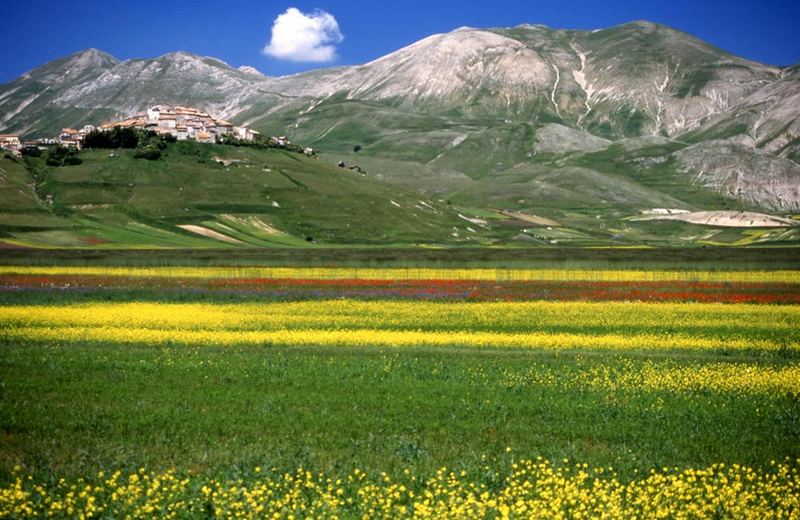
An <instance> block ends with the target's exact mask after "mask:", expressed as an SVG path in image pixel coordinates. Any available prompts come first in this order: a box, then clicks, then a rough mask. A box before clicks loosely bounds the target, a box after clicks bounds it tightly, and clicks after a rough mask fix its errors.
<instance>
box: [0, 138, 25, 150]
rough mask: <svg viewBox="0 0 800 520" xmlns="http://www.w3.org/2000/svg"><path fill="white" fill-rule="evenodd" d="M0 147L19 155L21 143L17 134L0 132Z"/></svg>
mask: <svg viewBox="0 0 800 520" xmlns="http://www.w3.org/2000/svg"><path fill="white" fill-rule="evenodd" d="M0 148H2V149H3V150H6V151H9V152H11V153H13V154H14V155H19V153H20V151H21V149H22V145H21V144H20V142H19V136H18V135H14V134H0Z"/></svg>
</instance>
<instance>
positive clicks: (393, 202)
mask: <svg viewBox="0 0 800 520" xmlns="http://www.w3.org/2000/svg"><path fill="white" fill-rule="evenodd" d="M389 202H391V203H392V205H393V206H397V207H398V208H402V207H403V206H401V205H400V204H398V203H396V202H395V201H393V200H390V201H389Z"/></svg>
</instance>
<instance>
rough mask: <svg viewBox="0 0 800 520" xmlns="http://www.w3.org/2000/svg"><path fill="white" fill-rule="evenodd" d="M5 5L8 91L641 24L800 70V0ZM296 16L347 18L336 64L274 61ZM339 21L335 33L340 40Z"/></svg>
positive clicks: (0, 75)
mask: <svg viewBox="0 0 800 520" xmlns="http://www.w3.org/2000/svg"><path fill="white" fill-rule="evenodd" d="M2 5H3V12H4V23H3V30H2V31H0V46H1V47H0V48H3V49H4V53H3V58H2V60H0V82H7V81H10V80H12V79H13V78H15V77H17V76H18V75H20V74H22V73H23V72H25V71H26V70H28V69H31V68H34V67H37V66H39V65H41V64H43V63H45V62H46V61H48V60H52V59H55V58H58V57H61V56H64V55H67V54H70V53H73V52H76V51H79V50H82V49H85V48H88V47H96V48H98V49H101V50H104V51H106V52H109V53H111V54H113V55H114V56H116V57H117V58H120V59H127V58H133V57H153V56H159V55H161V54H165V53H167V52H171V51H176V50H186V51H190V52H194V53H197V54H201V55H208V56H214V57H217V58H220V59H222V60H224V61H226V62H228V63H230V64H231V65H233V66H239V65H250V66H253V67H256V68H257V69H259V70H260V71H262V72H263V73H265V74H267V75H282V74H290V73H294V72H298V71H301V70H306V69H309V68H316V67H323V66H331V65H349V64H357V63H364V62H366V61H369V60H371V59H374V58H377V57H380V56H382V55H384V54H386V53H388V52H391V51H393V50H396V49H398V48H400V47H403V46H405V45H408V44H410V43H413V42H415V41H417V40H419V39H421V38H424V37H425V36H428V35H430V34H433V33H437V32H446V31H450V30H452V29H455V28H457V27H460V26H465V25H467V26H473V27H497V26H514V25H519V24H522V23H540V24H545V25H549V26H551V27H560V28H570V29H596V28H600V27H608V26H611V25H617V24H620V23H624V22H627V21H631V20H637V19H643V20H650V21H653V22H657V23H662V24H666V25H669V26H672V27H674V28H677V29H680V30H682V31H685V32H688V33H691V34H693V35H695V36H698V37H700V38H702V39H704V40H706V41H708V42H711V43H713V44H714V45H717V46H719V47H721V48H723V49H725V50H727V51H730V52H733V53H734V54H738V55H740V56H743V57H746V58H750V59H753V60H757V61H761V62H766V63H771V64H776V65H788V64H794V63H798V62H800V31H799V30H798V29H799V28H800V22H799V21H800V1H797V0H795V1H774V0H764V1H760V2H756V1H753V0H750V1H721V0H678V1H667V2H648V1H647V0H625V1H618V2H597V1H586V0H562V1H557V0H551V1H521V0H520V1H512V0H492V1H489V2H486V1H479V2H478V1H475V2H473V1H457V0H444V1H434V0H430V1H420V0H402V1H396V0H384V1H375V2H366V1H355V0H345V1H341V0H340V1H335V2H334V1H328V0H319V1H313V2H307V1H288V2H284V1H272V0H260V1H255V0H254V1H250V0H227V1H223V0H182V1H173V0H135V1H134V0H118V1H114V0H103V1H97V0H80V1H78V2H57V1H52V0H51V1H43V0H3V2H2ZM290 7H295V8H297V9H298V10H299V11H300V12H301V13H304V14H306V15H310V14H311V13H312V12H314V10H321V11H324V12H326V13H329V14H330V15H331V16H332V17H333V19H335V24H336V25H338V33H337V32H335V31H334V32H330V31H329V32H328V33H327V34H328V36H329V37H331V40H332V41H331V42H329V44H328V46H332V47H331V48H329V49H325V48H322V49H321V50H320V49H319V48H317V49H316V50H317V51H320V52H317V53H315V54H313V57H316V58H317V59H320V58H331V57H333V59H332V60H328V61H321V62H316V63H313V62H305V63H298V62H296V61H289V60H288V59H286V57H287V56H288V57H292V56H294V57H295V58H297V57H298V56H297V55H293V54H291V51H288V52H286V51H281V50H280V49H279V47H278V46H272V47H271V48H270V49H271V52H272V54H273V55H272V56H269V55H267V54H265V53H264V52H263V51H264V48H265V46H266V45H267V44H268V43H270V38H271V29H272V27H273V23H274V21H275V19H276V18H277V17H278V16H279V15H281V14H282V13H285V12H286V11H287V9H289V8H290ZM329 22H330V20H328V22H325V24H326V25H325V26H326V27H327V28H328V29H330V28H331V26H330V23H329ZM291 28H292V27H288V29H291ZM340 36H341V37H340ZM323 43H324V42H323ZM323 47H325V45H323ZM276 56H277V57H276Z"/></svg>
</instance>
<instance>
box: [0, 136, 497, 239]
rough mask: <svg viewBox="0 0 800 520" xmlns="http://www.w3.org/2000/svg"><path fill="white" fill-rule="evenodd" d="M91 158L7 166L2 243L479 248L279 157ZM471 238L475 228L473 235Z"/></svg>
mask: <svg viewBox="0 0 800 520" xmlns="http://www.w3.org/2000/svg"><path fill="white" fill-rule="evenodd" d="M133 153H134V152H133V151H131V150H85V151H83V152H82V153H81V155H80V157H81V158H82V160H83V162H82V164H79V165H73V166H60V167H52V166H47V165H46V163H45V161H44V158H43V157H42V158H30V157H26V158H24V160H11V159H8V158H5V159H0V183H1V184H2V185H1V187H0V190H2V196H3V198H2V203H0V233H2V235H1V236H0V237H1V238H2V240H3V241H4V242H6V243H8V244H11V245H20V246H59V247H80V246H84V247H85V246H93V247H247V246H259V247H271V246H297V247H314V246H316V245H320V244H337V243H341V244H361V245H370V244H393V243H405V244H409V243H418V242H425V243H429V242H433V243H436V242H441V243H459V242H472V243H476V242H478V243H480V242H481V241H482V240H484V239H485V236H486V234H487V233H486V232H485V230H484V229H483V228H481V227H480V226H474V227H472V225H471V224H470V223H469V222H467V221H465V220H463V219H462V218H460V217H459V216H458V213H457V211H456V210H454V209H453V208H451V207H449V206H448V205H447V204H445V203H443V202H439V201H432V200H426V199H424V198H422V197H420V196H419V195H418V194H415V193H413V192H408V191H405V190H401V189H397V188H395V187H393V186H391V185H387V184H385V183H383V182H380V181H378V180H376V179H374V178H372V177H370V176H369V175H362V174H361V173H359V172H357V171H354V170H350V169H346V168H339V167H336V166H332V165H329V164H326V163H324V162H322V161H319V160H316V159H313V158H309V157H306V156H304V155H302V154H297V153H291V152H287V151H283V150H277V149H266V150H265V149H258V148H252V147H235V146H223V145H208V144H199V143H194V142H178V143H174V144H171V145H169V147H168V148H167V150H166V152H165V153H164V155H163V157H162V158H161V159H160V160H156V161H149V160H145V159H135V158H134V157H133ZM467 227H472V229H473V231H469V230H468V229H467Z"/></svg>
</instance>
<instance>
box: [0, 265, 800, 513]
mask: <svg viewBox="0 0 800 520" xmlns="http://www.w3.org/2000/svg"><path fill="white" fill-rule="evenodd" d="M752 251H757V250H752ZM754 254H755V253H754ZM57 259H58V257H56V259H55V260H57ZM73 260H79V261H80V262H82V264H84V265H85V264H86V262H87V259H86V258H81V257H78V258H77V259H76V258H73ZM105 260H106V263H110V264H115V263H116V264H118V265H119V264H124V263H125V261H124V260H120V259H119V258H117V259H113V258H106V259H105ZM417 260H419V259H417ZM640 260H641V259H640ZM740 260H741V261H743V262H744V261H745V259H744V258H742V259H740ZM404 261H408V259H404ZM629 261H633V260H632V259H631V258H630V257H629ZM749 261H755V259H754V258H750V259H749ZM784 261H785V262H789V260H788V259H787V258H784ZM101 263H102V262H101ZM789 263H791V262H789ZM29 264H35V262H29ZM284 265H285V264H284ZM312 265H313V264H312ZM778 266H780V263H777V264H773V267H778ZM673 267H674V265H673ZM747 267H748V264H747V262H745V263H743V264H739V268H740V269H739V270H736V269H734V270H730V271H715V270H712V271H707V272H705V274H703V272H700V273H699V274H698V275H696V276H700V278H699V279H700V280H703V279H705V278H703V277H704V276H705V277H707V278H708V280H719V281H718V282H715V283H723V284H725V287H727V288H728V289H729V290H731V291H734V292H735V291H744V292H742V294H746V293H747V291H750V290H752V287H754V285H753V284H754V282H753V281H750V278H748V277H749V276H750V275H751V274H752V273H754V271H748V270H746V268H747ZM794 268H795V269H796V265H795V266H794ZM48 269H49V270H48ZM58 269H59V268H58V267H55V268H48V267H44V266H43V267H35V265H34V266H32V267H30V269H29V270H21V269H19V268H15V267H13V266H9V267H6V268H4V271H3V272H2V273H0V286H2V288H3V289H2V291H0V294H1V295H2V298H1V299H0V323H2V324H3V327H0V352H1V353H2V355H0V382H1V383H2V384H0V433H2V435H0V517H43V516H47V515H48V514H49V515H51V516H65V517H78V516H80V514H89V513H90V514H92V515H94V516H104V517H120V516H126V515H130V516H132V517H147V516H153V515H156V516H172V517H175V518H192V517H198V516H201V517H214V516H219V517H236V516H237V515H238V516H243V517H252V518H255V517H263V516H265V515H276V516H277V517H288V516H290V515H295V516H296V517H306V516H317V517H323V518H332V517H339V518H360V517H363V516H365V515H366V516H367V517H382V518H396V517H409V516H416V517H422V518H445V517H450V518H464V517H476V516H477V517H487V518H504V517H509V518H510V517H519V518H524V517H529V516H531V515H533V516H547V517H559V518H571V517H578V516H588V517H593V516H607V517H609V518H620V517H630V518H634V517H635V518H640V517H648V518H649V517H656V516H660V515H667V516H670V515H672V516H675V517H679V516H681V515H688V516H693V515H694V516H698V517H708V516H716V517H719V518H728V517H731V518H739V517H754V516H757V517H764V516H769V515H772V516H773V517H776V518H792V517H793V516H792V515H796V514H797V512H798V511H800V509H798V508H800V502H798V497H800V493H798V491H800V473H799V472H800V449H799V448H798V447H800V405H799V404H798V403H800V387H799V386H798V384H800V365H799V364H798V359H800V337H799V336H798V332H797V331H798V330H800V316H799V315H798V309H797V305H795V304H742V303H725V304H722V303H695V302H692V300H691V299H689V300H687V301H684V300H683V299H682V298H691V296H685V297H684V296H680V294H679V293H677V292H673V293H664V294H665V298H669V299H670V301H664V302H653V303H645V302H635V301H628V302H608V301H602V300H597V301H552V302H538V301H524V296H517V297H515V298H523V300H514V299H512V301H507V302H493V301H483V302H471V301H469V300H468V299H467V300H464V299H457V300H452V299H451V300H445V301H425V300H427V299H429V298H430V297H431V295H433V294H435V291H437V290H442V289H437V285H436V284H437V283H439V282H438V281H437V280H431V285H430V286H429V287H428V288H426V287H425V285H424V281H425V280H426V276H428V275H427V274H426V273H428V271H426V268H423V267H419V268H418V269H416V270H414V269H410V270H405V271H403V272H404V273H406V276H411V277H414V276H416V277H417V278H418V279H419V283H422V284H423V285H421V286H419V287H420V288H419V289H418V291H417V292H415V293H413V294H411V293H409V294H407V295H400V296H396V295H393V293H386V294H385V296H383V297H382V298H377V299H375V298H372V299H369V300H362V299H361V298H360V297H359V296H357V295H355V296H354V295H353V294H352V293H347V294H349V296H347V299H342V298H338V299H337V298H335V297H334V298H333V299H331V297H330V294H334V295H335V293H326V294H328V295H329V296H326V297H325V299H319V298H317V297H314V296H309V294H310V293H303V294H305V296H303V295H302V294H300V293H290V292H286V293H283V294H281V293H280V292H277V293H275V292H261V293H259V292H258V291H256V292H241V293H215V292H208V291H199V290H198V287H200V286H198V285H196V284H195V285H192V284H189V283H188V280H189V278H186V277H187V276H190V277H191V276H192V275H191V273H189V274H188V275H187V273H186V272H184V271H182V270H180V269H173V271H174V272H173V271H170V270H169V269H167V270H164V271H157V270H155V271H154V270H150V271H148V270H138V271H137V270H136V269H127V268H122V269H120V268H113V267H112V268H98V269H99V270H98V273H100V275H101V276H99V277H97V275H91V274H89V272H88V271H87V272H86V274H81V271H80V269H78V270H75V269H73V270H72V271H69V270H65V271H64V273H67V274H60V275H58V274H57V273H58V272H60V271H59V270H58ZM187 269H188V271H193V270H194V271H196V275H197V277H199V279H206V278H207V280H208V283H211V284H214V283H218V282H222V281H225V280H227V282H228V283H235V282H236V280H238V279H240V278H247V277H252V276H254V275H253V274H248V273H249V272H250V271H248V269H247V268H240V269H230V270H229V271H226V270H225V269H222V270H217V269H213V268H207V269H204V268H194V267H188V268H187ZM380 269H381V268H373V269H364V270H363V271H357V270H352V271H349V270H346V269H345V270H342V271H341V272H342V273H343V275H347V276H356V275H358V273H359V272H363V273H364V274H363V276H365V277H366V278H364V279H358V278H353V279H349V278H348V279H343V280H342V282H341V283H344V284H350V285H352V286H353V287H356V288H359V287H376V288H380V287H384V285H383V282H382V281H381V280H379V279H377V280H375V279H373V280H370V277H372V278H375V277H377V276H379V275H380V272H381V271H380ZM783 269H786V267H785V266H783ZM251 271H253V273H258V272H259V271H257V269H255V268H253V269H251ZM226 272H227V273H228V274H227V275H226V274H225V273H226ZM264 272H268V271H264ZM276 272H277V271H276ZM526 272H527V273H528V275H530V276H535V273H536V272H537V271H536V270H534V271H526ZM675 272H677V273H678V275H680V276H686V277H689V278H691V277H693V276H695V275H692V274H691V273H684V274H681V271H675ZM69 273H72V274H69ZM159 273H160V274H159ZM170 273H172V274H170ZM287 273H288V274H287V276H289V278H286V282H285V283H287V284H288V285H292V284H295V285H298V286H306V285H307V283H308V282H307V280H306V278H308V277H309V276H323V275H322V274H321V271H319V270H318V271H312V270H308V269H304V268H295V269H293V270H291V269H290V270H287ZM311 273H316V274H314V275H312V274H311ZM348 273H353V274H350V275H348ZM415 273H416V274H415ZM431 273H435V276H436V277H442V276H446V273H447V271H442V272H441V273H440V272H439V271H431ZM442 273H445V274H442ZM459 273H461V274H459ZM592 273H593V271H592V270H587V271H576V272H575V275H574V277H575V280H576V283H577V280H578V279H579V278H581V277H582V276H584V275H588V276H591V277H598V276H599V277H600V278H599V281H593V282H586V284H588V285H585V287H586V290H587V291H588V290H589V288H590V287H593V285H592V284H597V283H600V284H602V283H603V282H602V280H603V279H608V280H629V281H627V282H615V283H625V284H628V285H627V286H626V287H630V288H631V289H635V288H636V287H637V284H639V283H641V282H639V281H637V279H638V278H637V277H640V276H642V275H641V274H637V271H624V272H623V271H620V272H618V274H615V271H596V272H594V274H592ZM625 273H627V274H625ZM761 273H762V276H763V277H764V279H767V278H769V277H771V276H773V275H774V276H777V277H778V278H780V280H782V282H781V283H782V284H784V285H787V284H788V285H792V284H796V283H797V281H796V279H795V277H794V275H793V273H796V270H795V271H786V270H783V271H772V270H770V269H769V268H766V270H765V271H761ZM452 274H453V277H457V276H460V275H463V272H461V271H452ZM656 274H657V273H656ZM644 275H647V272H645V273H644ZM56 276H61V278H56ZM92 276H95V278H92ZM680 276H679V278H680ZM65 277H66V278H65ZM69 277H73V278H71V279H70V278H69ZM778 278H775V280H778ZM48 280H49V282H48ZM115 280H117V281H118V282H119V281H125V280H127V282H126V283H128V284H130V285H129V287H130V288H129V289H126V288H125V287H123V286H120V285H119V283H118V282H115ZM255 280H259V278H255ZM348 280H349V281H348ZM315 283H318V284H323V283H324V280H322V278H320V280H319V281H317V282H315ZM497 283H499V282H497ZM508 283H511V282H508ZM659 283H661V284H662V286H663V290H667V291H668V290H669V287H670V285H669V284H670V283H677V282H669V281H665V282H659ZM702 283H706V282H702ZM141 284H144V285H141ZM489 285H491V283H489ZM106 286H109V287H108V288H107V287H106ZM140 286H141V287H147V289H146V290H145V291H144V292H141V291H139V290H138V289H135V287H140ZM159 286H161V287H162V288H161V293H159V289H158V287H159ZM181 287H183V289H180V290H178V292H175V291H176V288H178V289H179V288H181ZM234 287H235V285H234ZM256 287H257V286H256ZM265 287H266V289H259V290H261V291H275V290H276V289H270V287H273V286H271V285H268V286H265ZM311 287H312V289H313V287H314V286H313V285H312V286H311ZM320 287H321V286H320ZM687 287H689V286H685V285H676V286H675V289H674V291H687V290H689V289H687ZM698 287H699V286H698ZM764 287H768V286H764ZM776 287H777V286H776ZM381 290H382V289H381ZM431 291H434V292H431ZM159 294H161V296H159ZM342 294H345V293H342ZM590 294H594V293H589V292H586V295H587V296H586V298H589V299H590V300H591V299H593V298H597V296H590ZM668 294H669V295H668ZM687 294H688V293H687ZM759 294H762V293H759ZM578 297H580V295H578ZM287 299H288V300H290V301H286V300H287ZM398 300H399V301H398ZM742 497H746V498H742Z"/></svg>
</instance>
